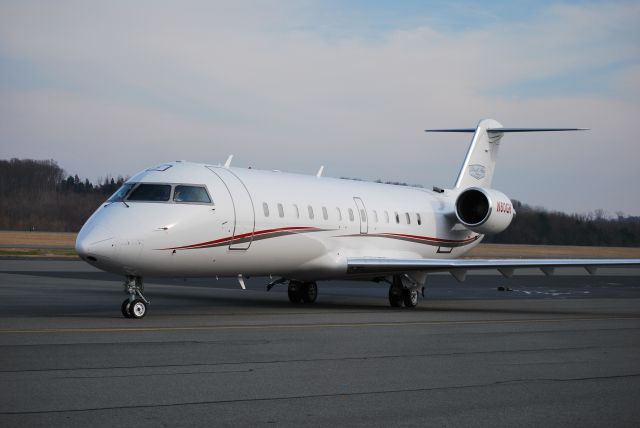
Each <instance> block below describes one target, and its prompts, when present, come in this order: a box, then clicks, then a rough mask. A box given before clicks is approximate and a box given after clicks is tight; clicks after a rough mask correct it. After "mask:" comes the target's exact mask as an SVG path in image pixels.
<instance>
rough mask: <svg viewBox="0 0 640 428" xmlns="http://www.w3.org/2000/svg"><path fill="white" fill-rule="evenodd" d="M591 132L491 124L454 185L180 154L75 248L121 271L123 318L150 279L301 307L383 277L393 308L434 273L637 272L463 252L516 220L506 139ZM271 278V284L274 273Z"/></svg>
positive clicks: (101, 214)
mask: <svg viewBox="0 0 640 428" xmlns="http://www.w3.org/2000/svg"><path fill="white" fill-rule="evenodd" d="M578 130H583V129H582V128H505V127H503V126H502V125H501V124H500V123H498V122H497V121H495V120H493V119H484V120H481V121H480V122H479V123H478V125H477V127H476V128H462V129H432V130H427V132H462V133H472V134H473V137H472V139H471V143H470V145H469V149H468V151H467V154H466V157H465V159H464V162H463V164H462V167H461V169H460V172H459V174H458V177H457V180H456V182H455V185H454V186H453V188H451V189H441V188H438V187H434V188H433V189H425V188H420V187H411V186H397V185H389V184H381V183H374V182H364V181H354V180H346V179H336V178H328V177H323V176H322V168H320V170H319V171H318V173H317V174H316V175H302V174H291V173H285V172H281V171H277V170H274V171H266V170H257V169H251V168H236V167H231V165H230V164H231V159H232V156H230V157H229V159H228V160H227V162H225V164H224V165H210V164H201V163H192V162H186V161H174V162H168V163H164V164H161V165H158V166H155V167H151V168H148V169H146V170H144V171H142V172H140V173H138V174H136V175H134V176H133V177H131V178H130V179H129V180H127V181H126V182H125V183H124V184H123V186H122V187H121V188H120V189H118V190H117V191H116V192H115V193H114V194H113V195H112V196H111V197H110V198H109V199H108V200H107V201H106V202H105V203H104V204H102V205H101V206H100V207H99V208H98V209H97V210H96V211H95V212H94V213H93V215H92V216H91V217H90V218H89V219H88V220H87V222H86V223H85V224H84V226H83V227H82V229H81V230H80V233H79V234H78V237H77V240H76V246H75V248H76V252H77V253H78V255H79V256H80V257H81V258H82V259H83V260H85V261H86V262H88V263H89V264H91V265H93V266H95V267H97V268H99V269H102V270H105V271H108V272H113V273H117V274H120V275H124V277H125V281H124V291H125V293H126V294H127V298H126V299H125V300H124V301H123V302H122V304H121V311H122V314H123V316H125V317H127V318H133V319H139V318H142V317H144V316H145V314H146V313H147V310H148V307H147V306H148V304H149V301H148V300H147V298H146V297H145V296H144V294H143V293H144V283H143V278H144V277H148V276H154V277H185V278H186V277H216V278H218V277H235V278H237V279H238V281H239V284H240V286H241V287H242V288H243V289H244V288H245V284H244V278H247V277H251V276H268V277H271V278H272V279H273V281H271V282H270V283H269V284H268V285H267V290H270V289H271V288H272V287H274V286H276V285H278V284H286V285H287V286H288V298H289V300H290V301H291V302H292V303H307V304H311V303H313V302H314V301H316V298H317V296H318V285H317V282H318V281H323V280H336V279H342V280H345V279H346V280H358V281H363V280H365V281H374V282H378V283H386V284H388V286H389V294H388V298H389V303H390V305H391V306H392V307H402V306H404V307H406V308H414V307H416V305H417V304H418V300H419V292H420V290H422V291H424V286H425V283H426V279H427V275H428V274H429V273H433V272H449V273H450V274H451V275H453V276H454V277H455V278H456V279H457V280H459V281H463V280H464V279H465V276H466V274H467V272H468V271H470V270H479V269H497V270H498V271H499V272H500V273H501V274H502V275H504V276H505V277H510V276H511V275H513V273H514V271H515V270H516V269H519V268H532V267H535V268H539V269H541V270H542V271H543V272H544V273H545V274H547V275H550V274H552V273H553V271H554V269H555V268H558V267H570V266H581V267H584V268H585V269H586V270H587V272H588V273H590V274H594V273H596V270H597V268H599V267H625V266H626V267H637V266H640V259H544V260H540V259H506V260H476V259H462V258H461V257H462V256H463V255H465V254H466V253H467V252H469V250H471V249H472V248H474V247H475V246H476V245H478V244H479V243H480V241H481V240H482V238H483V237H484V235H485V234H492V233H499V232H501V231H503V230H505V229H506V228H507V227H508V226H509V224H510V223H511V221H512V220H513V218H514V216H515V215H516V213H515V210H514V207H513V205H512V203H511V200H510V199H509V198H508V197H507V196H506V195H505V194H504V193H502V192H500V191H498V190H496V189H493V188H492V187H491V184H492V180H493V175H494V172H495V167H496V158H497V154H498V149H499V147H500V143H501V139H502V137H503V136H504V135H505V134H509V133H521V132H549V131H578ZM274 278H275V279H274Z"/></svg>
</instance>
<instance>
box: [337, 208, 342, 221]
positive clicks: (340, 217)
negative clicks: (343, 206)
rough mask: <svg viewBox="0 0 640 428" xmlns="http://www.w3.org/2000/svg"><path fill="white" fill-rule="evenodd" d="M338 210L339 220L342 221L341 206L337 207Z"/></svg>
mask: <svg viewBox="0 0 640 428" xmlns="http://www.w3.org/2000/svg"><path fill="white" fill-rule="evenodd" d="M336 211H337V212H338V221H342V211H340V208H336Z"/></svg>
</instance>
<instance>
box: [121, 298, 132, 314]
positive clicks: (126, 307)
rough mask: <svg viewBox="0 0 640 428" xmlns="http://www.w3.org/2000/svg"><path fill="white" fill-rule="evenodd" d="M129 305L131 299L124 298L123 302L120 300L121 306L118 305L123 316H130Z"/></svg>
mask: <svg viewBox="0 0 640 428" xmlns="http://www.w3.org/2000/svg"><path fill="white" fill-rule="evenodd" d="M130 305H131V301H130V300H129V299H125V301H124V302H122V306H120V310H121V311H122V315H123V316H124V317H125V318H131V313H130V312H129V306H130Z"/></svg>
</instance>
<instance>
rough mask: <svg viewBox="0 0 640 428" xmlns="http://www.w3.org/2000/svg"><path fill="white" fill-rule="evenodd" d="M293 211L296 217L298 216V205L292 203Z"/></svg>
mask: <svg viewBox="0 0 640 428" xmlns="http://www.w3.org/2000/svg"><path fill="white" fill-rule="evenodd" d="M293 212H294V214H295V215H296V218H300V210H299V209H298V205H296V204H293Z"/></svg>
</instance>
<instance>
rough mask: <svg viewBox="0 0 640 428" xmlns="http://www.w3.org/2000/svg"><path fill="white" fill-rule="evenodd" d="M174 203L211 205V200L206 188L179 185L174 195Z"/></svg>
mask: <svg viewBox="0 0 640 428" xmlns="http://www.w3.org/2000/svg"><path fill="white" fill-rule="evenodd" d="M173 201H174V202H190V203H197V204H210V203H211V198H210V197H209V194H208V193H207V189H205V187H204V186H187V185H183V184H179V185H177V186H176V189H175V191H174V193H173Z"/></svg>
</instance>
